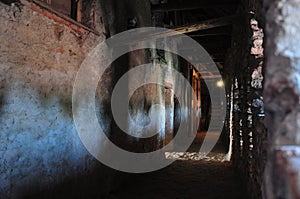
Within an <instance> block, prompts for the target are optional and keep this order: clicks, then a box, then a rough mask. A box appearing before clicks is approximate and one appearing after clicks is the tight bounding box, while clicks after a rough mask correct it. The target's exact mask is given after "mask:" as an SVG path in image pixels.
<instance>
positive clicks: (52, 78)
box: [0, 3, 103, 198]
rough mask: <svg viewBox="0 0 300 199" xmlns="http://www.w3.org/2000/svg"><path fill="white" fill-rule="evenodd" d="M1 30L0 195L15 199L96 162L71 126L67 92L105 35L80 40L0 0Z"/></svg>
mask: <svg viewBox="0 0 300 199" xmlns="http://www.w3.org/2000/svg"><path fill="white" fill-rule="evenodd" d="M0 35H1V36H0V40H1V41H0V52H1V53H0V198H16V197H20V195H21V194H23V193H26V192H29V191H38V190H42V189H44V188H45V187H46V188H49V186H51V185H58V184H59V183H61V182H62V181H63V180H64V179H65V178H66V177H76V176H79V175H84V174H86V173H88V172H89V171H91V170H92V169H93V167H94V166H95V161H94V160H93V158H92V157H91V156H90V155H89V153H88V152H87V151H86V150H85V148H84V147H83V145H82V144H81V142H80V140H79V138H78V136H77V133H76V130H75V128H74V124H73V120H72V110H71V109H72V108H71V94H72V85H73V81H74V78H75V75H76V72H77V70H78V68H79V66H80V63H81V62H82V61H83V59H84V57H85V54H86V53H87V52H88V51H89V50H90V49H91V48H92V47H93V46H94V45H95V44H97V42H99V41H101V40H103V36H101V37H96V36H94V35H93V34H90V35H83V36H84V37H83V38H84V40H80V39H79V38H78V37H76V35H77V34H76V33H75V32H73V31H72V30H70V29H69V28H68V27H65V26H62V25H60V24H57V23H56V22H54V21H52V20H50V19H48V18H46V17H44V16H42V15H40V14H38V13H36V12H33V11H32V10H30V8H28V7H26V6H24V7H22V8H21V9H19V8H16V7H9V6H7V5H4V4H2V3H0ZM100 95H101V91H100ZM46 185H47V186H46Z"/></svg>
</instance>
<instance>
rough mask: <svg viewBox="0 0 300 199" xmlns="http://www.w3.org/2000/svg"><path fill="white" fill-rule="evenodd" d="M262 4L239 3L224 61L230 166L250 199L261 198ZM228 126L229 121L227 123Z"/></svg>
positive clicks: (263, 137)
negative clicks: (240, 179) (234, 170)
mask: <svg viewBox="0 0 300 199" xmlns="http://www.w3.org/2000/svg"><path fill="white" fill-rule="evenodd" d="M261 3H262V2H261V1H259V0H258V1H247V0H245V1H242V4H241V5H240V9H239V11H238V14H240V15H242V16H243V17H241V20H240V23H239V24H237V25H236V26H234V27H233V41H232V45H233V48H232V49H231V50H230V52H229V54H228V59H227V63H226V66H227V69H226V66H225V70H226V74H227V77H226V81H227V82H228V84H227V85H229V86H228V87H227V92H228V101H229V102H230V106H232V107H229V108H228V110H232V113H231V114H230V113H229V114H230V117H229V118H230V119H231V117H232V123H229V124H228V125H227V126H228V127H230V126H231V128H228V130H227V132H228V133H229V132H230V131H232V134H233V156H232V159H233V163H234V165H235V167H236V168H237V171H238V172H239V173H240V175H242V176H243V181H244V184H245V186H246V187H247V192H248V193H249V196H250V198H253V199H258V198H262V182H263V179H262V176H263V172H264V167H265V162H266V157H267V156H266V155H267V154H266V142H267V131H266V128H265V127H264V102H263V97H262V92H263V89H262V85H263V80H264V77H263V69H264V63H263V61H264V55H263V38H264V33H263V29H262V23H261V22H262V21H261V12H260V7H261ZM229 122H230V120H229Z"/></svg>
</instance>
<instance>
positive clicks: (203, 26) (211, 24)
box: [173, 15, 239, 34]
mask: <svg viewBox="0 0 300 199" xmlns="http://www.w3.org/2000/svg"><path fill="white" fill-rule="evenodd" d="M238 19H239V17H238V16H237V15H233V16H226V17H221V18H215V19H210V20H206V21H201V22H198V23H195V24H191V25H186V26H181V27H177V28H174V29H173V30H175V31H177V32H178V34H186V33H190V32H195V31H199V30H207V29H211V28H217V27H222V26H229V25H232V24H234V23H236V22H237V21H238Z"/></svg>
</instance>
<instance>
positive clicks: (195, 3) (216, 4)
mask: <svg viewBox="0 0 300 199" xmlns="http://www.w3.org/2000/svg"><path fill="white" fill-rule="evenodd" d="M236 4H237V3H236V1H219V0H202V1H199V0H189V1H174V0H173V1H170V2H168V3H166V4H157V5H152V6H151V10H152V12H169V11H182V10H195V9H199V8H222V9H234V8H236Z"/></svg>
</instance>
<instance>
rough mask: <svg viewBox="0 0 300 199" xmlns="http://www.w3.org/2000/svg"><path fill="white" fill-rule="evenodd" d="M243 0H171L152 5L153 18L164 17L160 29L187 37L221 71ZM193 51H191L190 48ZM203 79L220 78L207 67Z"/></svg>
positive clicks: (203, 67)
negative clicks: (202, 49)
mask: <svg viewBox="0 0 300 199" xmlns="http://www.w3.org/2000/svg"><path fill="white" fill-rule="evenodd" d="M239 2H240V0H168V1H166V0H165V1H163V2H161V3H158V4H153V5H152V7H151V8H152V13H153V16H159V17H161V18H163V20H162V23H161V24H159V26H163V27H167V28H171V29H173V30H176V31H178V34H186V35H188V36H190V37H192V38H193V39H195V40H196V41H197V42H198V43H199V44H201V45H202V46H203V47H204V48H205V49H206V51H207V52H208V53H209V54H210V55H211V57H212V59H213V60H214V61H215V63H216V65H217V66H218V67H219V70H220V72H221V73H222V72H223V68H224V67H223V65H224V61H225V57H226V54H227V51H228V49H230V48H231V38H232V24H234V23H237V22H238V20H239V16H238V15H237V14H236V13H237V8H238V5H239ZM187 50H189V49H187ZM201 70H202V72H201V74H202V78H214V77H220V76H219V75H216V74H217V73H216V71H207V70H206V67H205V66H204V65H203V66H202V68H201Z"/></svg>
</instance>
